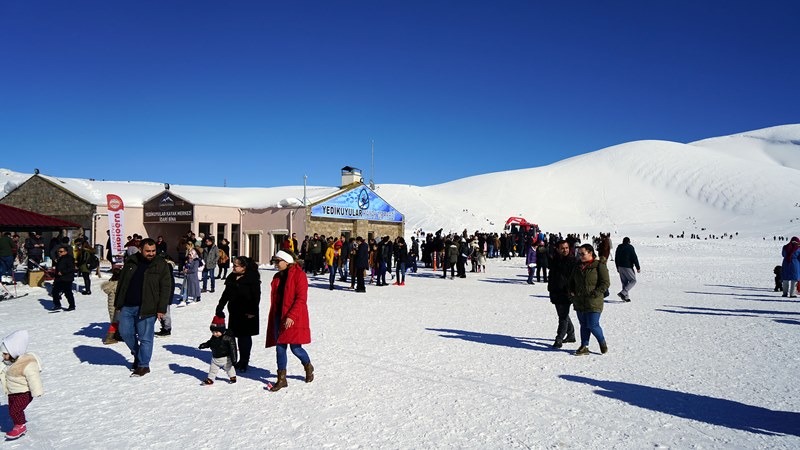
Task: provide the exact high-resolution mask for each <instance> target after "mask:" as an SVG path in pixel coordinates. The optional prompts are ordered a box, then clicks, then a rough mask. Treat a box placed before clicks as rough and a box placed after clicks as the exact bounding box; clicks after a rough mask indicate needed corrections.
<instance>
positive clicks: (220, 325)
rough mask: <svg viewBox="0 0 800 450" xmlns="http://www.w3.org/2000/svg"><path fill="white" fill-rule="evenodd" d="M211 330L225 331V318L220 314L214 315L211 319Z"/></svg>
mask: <svg viewBox="0 0 800 450" xmlns="http://www.w3.org/2000/svg"><path fill="white" fill-rule="evenodd" d="M209 328H211V331H219V332H220V333H224V332H225V319H224V318H222V317H220V316H214V318H213V319H211V327H209Z"/></svg>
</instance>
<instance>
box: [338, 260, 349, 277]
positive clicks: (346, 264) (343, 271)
mask: <svg viewBox="0 0 800 450" xmlns="http://www.w3.org/2000/svg"><path fill="white" fill-rule="evenodd" d="M348 273H350V261H348V260H345V261H344V264H342V265H341V266H339V276H340V277H342V281H347V274H348Z"/></svg>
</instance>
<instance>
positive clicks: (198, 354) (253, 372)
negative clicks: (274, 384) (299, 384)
mask: <svg viewBox="0 0 800 450" xmlns="http://www.w3.org/2000/svg"><path fill="white" fill-rule="evenodd" d="M164 349H165V350H167V351H170V352H172V353H174V354H176V355H181V356H188V357H190V358H197V359H199V360H200V361H202V362H203V363H204V364H206V366H207V365H208V364H210V363H211V350H200V349H199V348H196V347H190V346H188V345H179V344H169V345H165V346H164ZM172 366H175V367H172ZM170 368H171V369H172V370H173V371H174V372H175V373H183V374H186V375H194V374H196V373H201V374H202V377H201V378H200V380H201V381H202V380H205V379H206V375H207V374H206V372H203V371H201V370H198V369H193V368H191V367H186V366H181V365H179V364H171V365H170ZM236 376H237V377H242V378H249V379H251V380H256V381H263V382H267V381H268V380H269V379H270V378H275V376H274V375H270V372H269V370H267V369H261V368H258V367H253V366H250V367H248V368H247V372H240V371H238V370H237V371H236ZM289 378H294V377H291V376H290V377H289ZM299 379H303V380H304V379H305V377H300V378H299Z"/></svg>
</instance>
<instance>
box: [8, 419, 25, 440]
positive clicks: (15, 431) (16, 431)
mask: <svg viewBox="0 0 800 450" xmlns="http://www.w3.org/2000/svg"><path fill="white" fill-rule="evenodd" d="M27 432H28V428H27V427H26V426H25V424H24V423H23V424H22V425H14V428H12V429H11V431H9V432H8V433H6V439H8V440H9V441H12V440H14V439H17V438H20V437H22V435H24V434H25V433H27Z"/></svg>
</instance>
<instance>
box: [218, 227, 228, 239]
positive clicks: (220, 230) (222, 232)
mask: <svg viewBox="0 0 800 450" xmlns="http://www.w3.org/2000/svg"><path fill="white" fill-rule="evenodd" d="M227 226H228V224H225V223H218V224H217V244H220V243H221V242H222V240H223V239H225V228H226V227H227Z"/></svg>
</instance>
